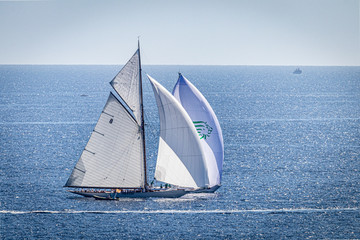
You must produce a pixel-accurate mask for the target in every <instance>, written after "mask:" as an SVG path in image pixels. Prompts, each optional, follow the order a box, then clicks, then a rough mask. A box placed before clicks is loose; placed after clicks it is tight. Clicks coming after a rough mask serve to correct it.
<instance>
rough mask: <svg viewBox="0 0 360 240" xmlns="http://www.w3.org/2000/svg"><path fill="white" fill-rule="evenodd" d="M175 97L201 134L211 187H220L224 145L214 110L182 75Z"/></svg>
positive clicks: (177, 84)
mask: <svg viewBox="0 0 360 240" xmlns="http://www.w3.org/2000/svg"><path fill="white" fill-rule="evenodd" d="M173 95H174V97H175V98H176V99H177V100H178V101H179V102H180V103H181V105H182V106H183V107H184V109H185V110H186V112H187V113H188V114H189V116H190V118H191V120H192V121H193V123H194V125H195V127H196V130H197V132H198V134H199V138H200V141H201V146H202V148H203V150H204V153H205V156H206V157H205V158H206V163H207V167H208V171H209V173H208V174H209V181H210V186H211V187H212V186H215V185H219V184H220V183H221V175H222V166H223V160H224V143H223V136H222V131H221V127H220V124H219V121H218V119H217V117H216V115H215V113H214V111H213V109H212V108H211V106H210V104H209V103H208V101H207V100H206V99H205V97H204V96H203V95H202V94H201V92H200V91H199V90H198V89H197V88H196V87H195V86H194V85H193V84H192V83H191V82H190V81H189V80H187V79H186V78H185V77H183V76H182V75H181V74H180V73H179V79H178V81H177V83H176V85H175V87H174V89H173Z"/></svg>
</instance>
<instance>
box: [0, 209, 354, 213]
mask: <svg viewBox="0 0 360 240" xmlns="http://www.w3.org/2000/svg"><path fill="white" fill-rule="evenodd" d="M348 211H360V208H325V209H320V208H319V209H318V208H294V209H291V208H290V209H287V208H283V209H231V210H226V209H215V210H165V209H162V210H135V211H132V210H119V211H81V210H80V211H79V210H70V209H65V210H60V211H53V210H32V211H16V210H1V211H0V214H127V213H131V214H232V213H313V212H348Z"/></svg>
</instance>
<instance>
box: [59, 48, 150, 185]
mask: <svg viewBox="0 0 360 240" xmlns="http://www.w3.org/2000/svg"><path fill="white" fill-rule="evenodd" d="M140 66H141V65H140V50H139V49H138V50H137V51H136V52H135V54H134V55H133V56H132V58H131V59H130V60H129V61H128V63H126V65H125V66H124V67H123V68H122V70H121V71H120V72H119V73H118V74H117V76H116V77H115V78H114V79H113V80H112V81H111V85H112V86H113V87H114V89H115V90H116V92H117V93H118V94H119V96H120V97H121V98H122V99H123V101H124V102H125V104H126V105H127V106H128V107H129V108H130V109H131V110H132V111H133V112H132V113H131V110H127V107H125V106H124V105H123V103H121V102H120V101H119V100H118V99H117V98H116V97H115V96H114V95H113V94H112V93H110V96H109V98H108V100H107V102H106V105H105V107H104V109H103V111H102V113H101V115H100V118H99V120H98V122H97V124H96V126H95V129H94V131H93V132H92V134H91V137H90V139H89V141H88V143H87V145H86V147H85V149H84V150H83V152H82V154H81V156H80V159H79V160H78V162H77V164H76V166H75V167H74V169H73V171H72V173H71V175H70V177H69V179H68V181H67V183H66V184H65V186H66V187H85V188H86V187H91V188H140V187H141V188H144V187H145V186H146V184H147V183H146V165H145V164H146V162H145V140H144V139H145V136H144V135H145V133H144V123H143V113H142V89H141V68H140Z"/></svg>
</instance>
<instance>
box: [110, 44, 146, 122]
mask: <svg viewBox="0 0 360 240" xmlns="http://www.w3.org/2000/svg"><path fill="white" fill-rule="evenodd" d="M140 68H141V67H140V51H139V50H137V51H136V52H135V53H134V55H133V56H132V57H131V58H130V60H129V61H128V62H127V63H126V64H125V65H124V67H123V68H122V69H121V70H120V72H119V73H118V74H117V75H116V76H115V77H114V79H113V80H112V81H111V82H110V84H111V86H112V87H113V88H114V89H115V91H116V92H117V93H118V94H119V96H120V97H121V98H122V99H123V100H124V102H125V103H126V104H127V105H128V107H129V108H130V109H131V110H132V111H133V113H134V115H135V118H136V120H137V122H138V123H139V125H140V124H141V109H140V107H141V103H140V101H141V99H140V97H139V96H140V88H141V86H140V84H141V81H140V77H141V76H140Z"/></svg>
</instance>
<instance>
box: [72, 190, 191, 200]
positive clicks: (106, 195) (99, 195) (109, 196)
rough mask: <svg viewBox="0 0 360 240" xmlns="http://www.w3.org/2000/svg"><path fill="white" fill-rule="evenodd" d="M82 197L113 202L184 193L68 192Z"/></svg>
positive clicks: (156, 191)
mask: <svg viewBox="0 0 360 240" xmlns="http://www.w3.org/2000/svg"><path fill="white" fill-rule="evenodd" d="M69 192H71V193H74V194H78V195H81V196H84V197H94V198H96V199H99V200H114V199H119V198H178V197H181V196H183V195H185V194H186V193H188V192H187V191H185V190H184V189H164V190H154V191H146V192H135V191H127V192H121V193H111V192H83V191H69Z"/></svg>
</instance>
